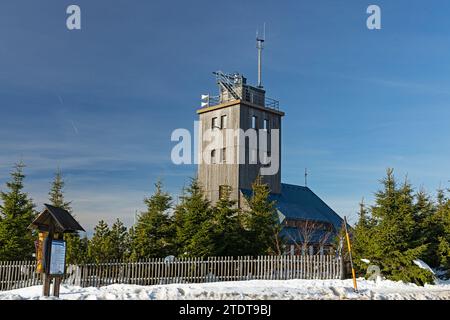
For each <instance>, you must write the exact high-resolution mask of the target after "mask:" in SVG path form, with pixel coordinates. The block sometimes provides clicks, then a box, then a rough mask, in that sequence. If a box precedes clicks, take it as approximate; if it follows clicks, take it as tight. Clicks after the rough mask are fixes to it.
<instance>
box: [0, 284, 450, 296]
mask: <svg viewBox="0 0 450 320" xmlns="http://www.w3.org/2000/svg"><path fill="white" fill-rule="evenodd" d="M358 287H359V293H354V292H353V285H352V280H343V281H342V280H286V281H283V280H270V281H269V280H267V281H266V280H252V281H241V282H215V283H202V284H169V285H156V286H137V285H123V284H115V285H110V286H106V287H101V288H93V287H90V288H81V287H74V286H66V285H63V286H62V287H61V295H60V299H67V300H85V299H87V300H102V299H108V300H123V299H125V300H155V299H156V300H183V299H194V300H197V299H201V300H204V299H217V300H228V299H233V300H249V299H250V300H256V299H364V300H365V299H450V282H441V284H438V285H426V286H425V287H419V286H416V285H414V284H405V283H401V282H393V281H389V280H380V281H377V282H375V281H367V280H364V279H359V280H358ZM41 290H42V287H41V286H35V287H29V288H23V289H17V290H12V291H4V292H0V300H2V299H7V300H16V299H45V298H42V297H40V294H41ZM46 299H55V298H52V297H50V298H46Z"/></svg>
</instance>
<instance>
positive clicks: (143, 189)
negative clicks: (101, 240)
mask: <svg viewBox="0 0 450 320" xmlns="http://www.w3.org/2000/svg"><path fill="white" fill-rule="evenodd" d="M69 4H78V5H79V6H80V7H81V10H82V30H80V31H68V30H67V29H66V26H65V20H66V17H67V15H66V13H65V11H66V8H67V6H68V5H69ZM370 4H377V5H379V6H380V7H381V10H382V30H379V31H369V30H368V29H367V28H366V19H367V14H366V8H367V7H368V5H370ZM449 10H450V3H449V2H448V1H444V0H442V1H437V0H433V1H424V0H422V1H411V0H409V1H403V0H397V1H378V0H377V1H362V0H346V1H343V0H341V1H337V0H329V1H325V0H319V1H317V0H315V1H313V0H308V1H306V0H304V1H245V2H242V1H211V0H207V1H206V0H205V1H143V0H141V1H139V0H136V1H125V0H121V1H106V0H96V1H85V0H71V1H65V0H53V1H50V0H41V1H23V0H4V1H2V2H1V3H0V134H1V137H2V139H1V140H0V186H1V187H0V188H2V189H4V183H5V182H6V181H7V179H8V175H9V172H10V170H11V167H12V165H13V164H14V162H17V161H19V160H21V159H22V160H23V161H24V162H25V163H26V165H27V168H26V173H27V175H28V176H27V180H26V188H27V191H29V192H30V194H31V196H32V197H33V199H34V200H35V202H36V203H37V205H38V208H41V207H42V204H43V203H44V202H45V200H46V198H47V192H48V189H49V185H50V182H51V180H52V177H53V173H54V171H55V170H56V168H58V167H60V168H61V169H62V170H63V173H64V175H65V177H66V182H67V188H66V195H67V198H68V199H70V200H72V201H73V207H74V209H75V214H76V216H77V218H78V219H79V220H80V222H81V224H82V225H84V226H85V227H86V228H87V229H89V230H91V229H92V227H93V226H94V225H95V223H96V222H97V221H98V220H99V219H105V220H106V221H108V222H112V221H113V220H115V219H116V218H120V219H122V220H123V221H124V222H125V223H126V224H128V225H130V224H132V223H133V216H134V212H135V211H136V210H142V209H143V204H142V200H143V198H144V197H145V196H148V195H149V194H151V192H152V191H153V183H154V182H155V181H156V180H157V179H158V178H161V179H162V180H163V182H164V183H165V185H166V188H167V190H168V191H170V192H171V193H173V194H174V196H176V195H177V194H179V192H180V190H181V188H182V187H183V185H185V184H186V183H187V182H188V180H189V177H191V176H193V175H195V166H175V165H173V164H172V163H171V161H170V151H171V149H172V147H173V146H174V143H173V142H171V141H170V134H171V132H172V131H173V130H174V129H176V128H192V126H193V121H194V120H196V113H195V110H196V108H197V107H198V106H199V103H200V101H199V97H200V95H201V94H203V93H208V92H211V93H215V92H216V87H215V81H214V78H213V76H212V71H215V70H224V71H229V72H232V71H239V72H241V73H243V74H244V75H245V76H246V77H247V78H248V79H249V81H250V82H251V83H255V82H256V49H255V39H254V38H255V30H256V28H257V27H258V26H262V24H263V23H264V22H266V25H267V30H266V36H267V37H266V38H267V41H266V49H265V51H264V70H263V83H264V85H265V88H266V90H267V95H268V96H270V97H273V98H275V99H278V100H280V105H281V108H282V109H283V111H285V112H286V116H285V118H284V120H283V147H282V156H283V157H282V177H283V178H282V180H283V181H284V182H286V183H293V184H303V181H304V178H303V171H304V168H305V167H307V168H308V171H309V179H308V185H309V186H310V187H311V189H313V190H314V191H315V192H316V193H317V194H318V195H319V196H321V197H322V198H323V199H324V200H325V201H326V202H327V203H328V204H329V205H330V206H331V207H332V208H333V209H335V211H337V212H338V213H339V214H340V215H347V216H349V217H350V218H351V219H352V218H353V217H354V216H355V213H356V211H357V208H358V202H359V201H360V200H361V198H362V197H365V198H366V200H367V202H369V203H370V202H371V200H372V199H373V192H375V191H376V190H377V189H378V186H379V185H378V180H379V179H381V178H382V177H383V175H384V173H385V169H386V168H387V167H393V168H394V169H395V170H396V174H397V176H398V177H399V178H403V177H404V176H405V175H406V174H408V177H409V179H410V180H411V182H412V183H413V184H414V185H415V186H416V187H417V188H418V187H423V188H425V189H426V190H428V191H430V192H434V191H435V190H436V189H437V188H438V187H439V186H441V187H447V186H449V183H448V180H450V161H449V159H450V142H449V136H450V125H449V123H450V121H449V120H450V89H449V88H450V58H449V57H450V41H449V40H450V39H449V38H450V20H449V19H448V16H447V14H446V13H447V12H450V11H449Z"/></svg>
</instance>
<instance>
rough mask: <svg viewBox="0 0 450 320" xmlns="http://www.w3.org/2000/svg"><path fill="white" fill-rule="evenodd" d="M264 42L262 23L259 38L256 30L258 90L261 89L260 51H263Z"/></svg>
mask: <svg viewBox="0 0 450 320" xmlns="http://www.w3.org/2000/svg"><path fill="white" fill-rule="evenodd" d="M265 40H266V23H265V22H264V27H263V36H262V37H259V34H258V30H256V49H258V88H262V87H263V86H262V50H263V49H264V41H265Z"/></svg>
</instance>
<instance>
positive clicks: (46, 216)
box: [28, 204, 84, 233]
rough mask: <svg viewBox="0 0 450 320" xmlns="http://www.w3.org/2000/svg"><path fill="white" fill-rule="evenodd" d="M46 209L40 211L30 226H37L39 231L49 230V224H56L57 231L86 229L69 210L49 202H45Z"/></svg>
mask: <svg viewBox="0 0 450 320" xmlns="http://www.w3.org/2000/svg"><path fill="white" fill-rule="evenodd" d="M44 206H45V209H44V211H43V212H42V213H40V214H39V215H38V216H37V218H36V219H34V221H33V222H32V223H31V225H30V226H29V227H28V228H30V229H31V228H36V229H38V230H39V231H48V230H49V226H50V225H51V224H53V225H54V226H55V230H54V231H55V232H69V233H70V232H76V231H84V229H83V227H82V226H80V224H79V223H78V222H77V221H76V220H75V219H74V217H73V216H72V215H71V214H70V213H69V212H68V211H67V210H64V209H61V208H58V207H55V206H52V205H49V204H44Z"/></svg>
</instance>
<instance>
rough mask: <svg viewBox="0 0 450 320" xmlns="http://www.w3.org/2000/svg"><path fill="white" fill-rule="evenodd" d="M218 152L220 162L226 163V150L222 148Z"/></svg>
mask: <svg viewBox="0 0 450 320" xmlns="http://www.w3.org/2000/svg"><path fill="white" fill-rule="evenodd" d="M220 151H221V152H220V162H222V163H227V149H226V148H222V149H221V150H220Z"/></svg>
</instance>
